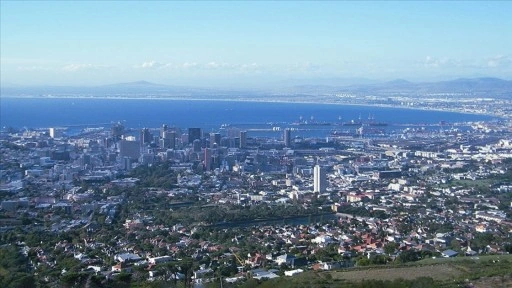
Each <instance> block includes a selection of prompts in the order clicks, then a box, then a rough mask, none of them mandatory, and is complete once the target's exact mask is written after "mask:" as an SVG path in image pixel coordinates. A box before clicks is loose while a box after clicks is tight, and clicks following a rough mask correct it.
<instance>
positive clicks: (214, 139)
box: [210, 133, 220, 148]
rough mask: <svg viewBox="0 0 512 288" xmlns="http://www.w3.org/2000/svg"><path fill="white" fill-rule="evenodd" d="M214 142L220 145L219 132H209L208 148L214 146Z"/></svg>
mask: <svg viewBox="0 0 512 288" xmlns="http://www.w3.org/2000/svg"><path fill="white" fill-rule="evenodd" d="M214 144H216V145H217V147H219V146H220V133H210V148H214Z"/></svg>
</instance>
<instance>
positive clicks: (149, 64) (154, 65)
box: [134, 60, 172, 69]
mask: <svg viewBox="0 0 512 288" xmlns="http://www.w3.org/2000/svg"><path fill="white" fill-rule="evenodd" d="M134 67H135V68H142V69H162V68H167V67H172V63H161V62H157V61H153V60H152V61H146V62H144V63H142V64H140V65H135V66H134Z"/></svg>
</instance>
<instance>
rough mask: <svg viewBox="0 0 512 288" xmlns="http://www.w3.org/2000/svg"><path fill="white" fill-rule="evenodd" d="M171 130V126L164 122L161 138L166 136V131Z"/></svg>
mask: <svg viewBox="0 0 512 288" xmlns="http://www.w3.org/2000/svg"><path fill="white" fill-rule="evenodd" d="M167 130H169V126H167V124H163V125H162V128H160V138H164V133H165V132H167Z"/></svg>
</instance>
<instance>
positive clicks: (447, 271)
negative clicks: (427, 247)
mask: <svg viewBox="0 0 512 288" xmlns="http://www.w3.org/2000/svg"><path fill="white" fill-rule="evenodd" d="M462 273H463V272H462V271H460V270H458V269H457V268H454V267H453V266H450V265H429V266H418V267H400V268H396V267H395V268H368V269H365V270H357V271H342V272H333V273H332V277H333V278H336V279H345V280H348V281H350V282H356V281H362V280H395V279H399V278H402V279H406V280H413V279H416V278H418V277H431V278H432V279H434V280H440V281H444V280H450V279H454V278H456V277H457V276H460V275H462ZM488 287H492V286H488ZM507 288H508V287H507Z"/></svg>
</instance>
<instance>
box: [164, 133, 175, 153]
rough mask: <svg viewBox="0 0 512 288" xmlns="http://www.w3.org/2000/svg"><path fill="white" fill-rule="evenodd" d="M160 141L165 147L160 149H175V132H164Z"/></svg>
mask: <svg viewBox="0 0 512 288" xmlns="http://www.w3.org/2000/svg"><path fill="white" fill-rule="evenodd" d="M162 140H164V144H165V147H162V148H170V149H174V148H176V132H172V131H166V132H164V135H163V137H162Z"/></svg>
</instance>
